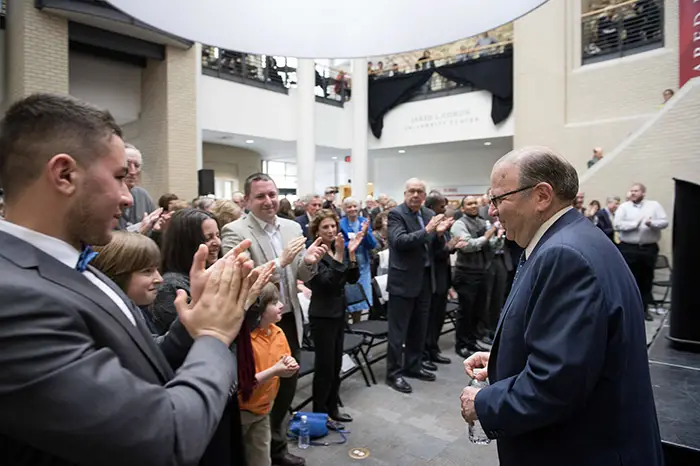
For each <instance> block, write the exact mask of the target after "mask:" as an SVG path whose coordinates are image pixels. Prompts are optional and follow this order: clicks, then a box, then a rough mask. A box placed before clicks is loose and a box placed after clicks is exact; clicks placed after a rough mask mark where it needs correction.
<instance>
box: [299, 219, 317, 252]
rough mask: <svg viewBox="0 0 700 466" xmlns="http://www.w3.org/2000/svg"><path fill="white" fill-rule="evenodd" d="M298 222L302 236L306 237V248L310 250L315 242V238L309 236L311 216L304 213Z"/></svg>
mask: <svg viewBox="0 0 700 466" xmlns="http://www.w3.org/2000/svg"><path fill="white" fill-rule="evenodd" d="M296 221H297V223H298V224H299V226H300V227H301V232H302V234H303V235H304V236H305V237H306V247H307V248H308V247H309V246H311V243H313V242H314V240H315V238H312V237H311V235H310V234H309V223H311V222H310V221H309V216H308V215H307V214H306V212H304V215H300V216H298V217H297V218H296Z"/></svg>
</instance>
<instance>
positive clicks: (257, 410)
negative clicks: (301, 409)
mask: <svg viewBox="0 0 700 466" xmlns="http://www.w3.org/2000/svg"><path fill="white" fill-rule="evenodd" d="M283 308H284V305H283V304H282V303H281V302H280V295H279V290H278V289H277V287H276V286H275V285H273V284H272V283H268V284H267V285H265V287H264V288H263V289H262V292H261V293H260V297H259V298H258V303H257V305H256V306H255V307H254V308H252V309H251V310H250V311H248V316H247V321H248V322H247V324H250V325H251V328H253V329H254V330H252V332H251V334H250V338H251V341H252V343H253V353H254V355H255V372H256V374H255V380H256V382H257V384H256V386H255V389H254V390H253V393H252V395H251V397H250V399H249V400H248V401H243V399H242V398H241V397H240V395H239V402H240V410H241V426H242V430H243V443H244V445H245V457H246V464H247V465H248V466H270V464H271V460H270V443H271V441H272V436H271V432H270V416H269V414H270V409H271V408H272V403H273V402H274V401H275V397H276V396H277V390H278V389H279V385H280V381H279V377H291V376H292V375H294V374H296V372H297V371H298V370H299V364H298V363H297V362H296V360H295V359H294V358H293V357H291V356H290V353H291V350H290V349H289V343H287V338H286V337H285V336H284V332H283V331H282V329H281V328H279V327H278V326H277V325H275V323H277V322H279V321H280V319H281V318H282V309H283ZM256 311H257V312H256Z"/></svg>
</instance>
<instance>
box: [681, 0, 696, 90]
mask: <svg viewBox="0 0 700 466" xmlns="http://www.w3.org/2000/svg"><path fill="white" fill-rule="evenodd" d="M678 6H679V11H678V19H679V21H680V23H679V27H678V35H679V37H678V53H679V55H680V56H679V60H678V66H679V67H680V70H679V71H680V72H679V77H680V83H679V85H678V87H679V88H681V87H683V85H684V84H685V83H686V82H688V80H690V79H692V78H695V77H699V76H700V1H698V0H679V5H678Z"/></svg>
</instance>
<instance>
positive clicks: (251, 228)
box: [221, 214, 318, 345]
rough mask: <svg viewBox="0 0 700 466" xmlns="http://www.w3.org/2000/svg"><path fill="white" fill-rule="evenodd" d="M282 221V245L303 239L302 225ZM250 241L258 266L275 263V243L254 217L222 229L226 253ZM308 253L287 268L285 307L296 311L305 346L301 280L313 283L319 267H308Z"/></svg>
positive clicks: (275, 277) (276, 278)
mask: <svg viewBox="0 0 700 466" xmlns="http://www.w3.org/2000/svg"><path fill="white" fill-rule="evenodd" d="M279 222H280V225H281V227H280V233H281V234H282V246H283V247H286V246H287V244H289V242H290V241H291V240H293V239H294V238H298V237H299V236H303V235H302V232H301V227H300V226H299V224H298V223H297V222H295V221H293V220H287V219H284V218H280V219H279ZM245 239H249V240H251V241H252V243H253V244H252V245H251V246H250V249H249V250H248V253H249V255H250V258H251V259H252V260H253V262H255V265H256V266H258V265H262V264H264V263H266V262H269V261H271V260H275V259H276V258H277V256H276V255H275V252H274V250H273V249H272V244H270V238H269V237H268V236H267V233H265V230H263V229H262V228H261V227H260V224H259V223H258V222H257V221H256V220H255V218H254V217H253V215H252V214H249V215H248V216H246V217H245V218H239V219H238V220H236V221H235V222H231V223H229V224H228V225H224V228H222V230H221V247H222V248H223V252H224V254H225V253H227V252H228V251H230V250H231V249H233V248H234V247H235V246H237V245H238V244H239V243H241V242H242V241H243V240H245ZM305 253H306V250H303V251H302V252H301V253H299V255H298V256H297V257H296V258H295V259H294V261H293V262H292V263H291V264H289V265H288V266H287V270H286V277H287V283H285V288H284V291H285V295H286V297H287V299H286V302H285V303H284V304H285V307H287V309H289V306H291V308H292V309H293V312H294V318H295V320H296V324H297V338H298V340H299V344H300V345H301V339H302V336H303V332H304V326H303V317H302V312H301V305H300V304H299V298H298V297H297V293H298V291H297V280H301V281H304V282H307V281H309V280H311V277H313V276H314V275H315V274H316V270H317V268H318V267H317V265H316V264H314V265H307V264H306V263H305V262H304V254H305ZM279 272H280V269H279V266H278V267H277V271H275V274H274V275H273V277H272V281H273V282H275V283H279V282H280V273H279Z"/></svg>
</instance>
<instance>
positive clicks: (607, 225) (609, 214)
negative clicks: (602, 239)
mask: <svg viewBox="0 0 700 466" xmlns="http://www.w3.org/2000/svg"><path fill="white" fill-rule="evenodd" d="M618 207H620V197H619V196H610V197H609V198H608V199H607V205H606V206H605V208H604V209H600V210H599V211H598V212H596V214H595V216H596V219H597V221H596V222H595V224H596V225H597V226H598V228H600V229H601V230H603V233H605V236H607V237H608V238H610V241H613V242H614V241H615V227H614V225H613V222H614V220H615V212H616V211H617V208H618Z"/></svg>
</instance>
